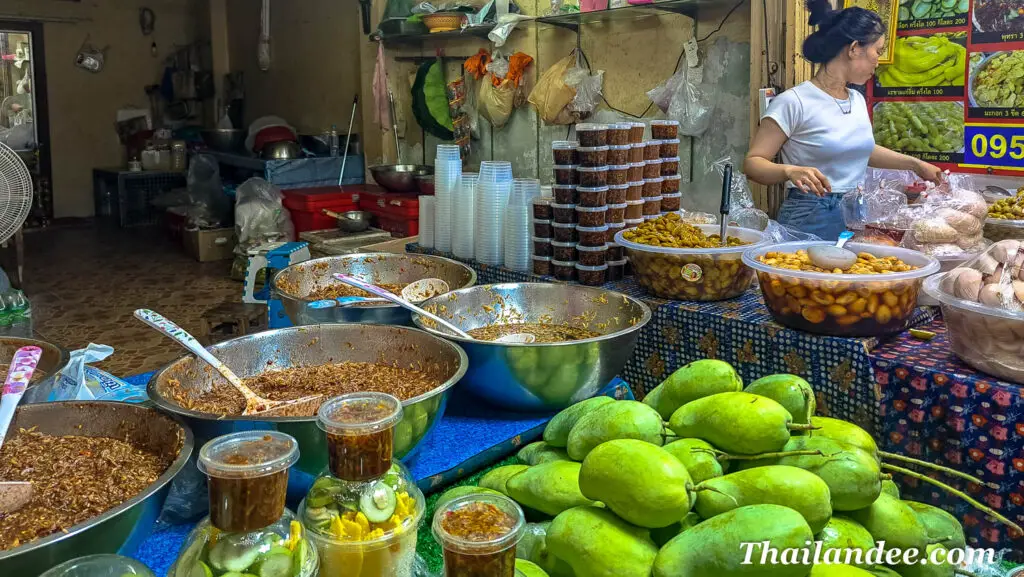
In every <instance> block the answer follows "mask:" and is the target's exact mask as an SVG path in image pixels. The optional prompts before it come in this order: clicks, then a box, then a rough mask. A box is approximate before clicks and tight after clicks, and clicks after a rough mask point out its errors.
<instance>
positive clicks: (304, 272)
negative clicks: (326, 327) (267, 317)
mask: <svg viewBox="0 0 1024 577" xmlns="http://www.w3.org/2000/svg"><path fill="white" fill-rule="evenodd" d="M338 272H340V273H344V274H347V275H353V276H357V277H359V278H361V279H363V280H367V281H369V282H372V283H374V284H408V283H411V282H413V281H417V280H420V279H424V278H439V279H441V280H443V281H445V282H446V283H448V286H449V287H451V288H452V290H455V289H462V288H467V287H471V286H473V285H474V284H476V272H475V271H474V270H473V269H472V268H470V267H468V266H466V265H464V264H462V263H461V262H458V261H454V260H451V259H447V258H442V257H439V256H431V255H422V254H408V253H402V254H395V253H388V252H374V253H360V254H348V255H342V256H329V257H324V258H318V259H314V260H307V261H306V262H301V263H298V264H293V265H291V266H289V267H287V268H284V269H281V271H279V272H278V273H277V274H276V275H274V278H273V279H272V281H271V282H272V286H273V287H274V292H275V293H276V295H277V296H278V298H280V299H281V302H282V303H283V304H284V311H285V314H287V315H288V318H289V319H291V321H292V324H295V325H318V324H323V323H374V324H381V325H407V326H411V325H412V317H411V315H410V313H409V311H407V310H405V309H403V308H402V307H400V306H397V305H391V304H384V305H378V306H349V307H333V308H327V309H316V308H311V307H309V303H311V302H314V300H315V299H312V298H310V297H309V295H310V293H312V292H313V291H315V290H317V289H319V288H321V287H324V286H327V285H331V284H336V283H338V282H339V281H336V280H334V279H333V278H332V277H331V275H333V274H334V273H338Z"/></svg>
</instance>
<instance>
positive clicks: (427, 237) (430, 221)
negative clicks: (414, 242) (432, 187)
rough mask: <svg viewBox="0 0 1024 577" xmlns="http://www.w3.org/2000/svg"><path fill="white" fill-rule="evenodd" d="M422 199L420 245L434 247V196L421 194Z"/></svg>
mask: <svg viewBox="0 0 1024 577" xmlns="http://www.w3.org/2000/svg"><path fill="white" fill-rule="evenodd" d="M419 201H420V240H419V243H420V246H422V247H426V248H434V197H433V196H421V197H419Z"/></svg>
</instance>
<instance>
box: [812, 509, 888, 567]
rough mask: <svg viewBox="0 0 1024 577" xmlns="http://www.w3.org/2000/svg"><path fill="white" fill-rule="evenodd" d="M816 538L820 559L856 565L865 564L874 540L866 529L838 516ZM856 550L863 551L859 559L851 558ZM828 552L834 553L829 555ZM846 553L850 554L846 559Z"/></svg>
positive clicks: (851, 520)
mask: <svg viewBox="0 0 1024 577" xmlns="http://www.w3.org/2000/svg"><path fill="white" fill-rule="evenodd" d="M816 538H817V540H818V541H821V551H822V554H821V559H822V560H825V561H827V562H829V563H839V562H843V563H848V564H854V565H857V564H858V563H857V562H858V561H859V562H860V564H865V563H866V562H867V557H866V555H867V553H868V551H869V550H870V549H871V548H872V547H874V546H875V540H874V538H872V537H871V533H868V530H867V529H865V528H864V527H863V526H862V525H861V524H860V523H857V522H856V521H854V520H853V519H850V518H848V517H842V516H839V515H834V516H833V517H832V518H831V519H830V520H829V522H828V524H826V525H825V528H824V529H822V530H821V531H820V532H819V533H818V534H817V535H816ZM857 549H859V550H861V551H863V555H864V556H862V557H861V558H860V559H857V558H855V557H853V555H854V553H853V552H854V551H855V550H857ZM830 551H835V552H834V553H830ZM848 551H849V552H850V557H849V558H847V552H848ZM858 566H859V565H858Z"/></svg>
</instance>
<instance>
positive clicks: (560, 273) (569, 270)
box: [551, 259, 576, 281]
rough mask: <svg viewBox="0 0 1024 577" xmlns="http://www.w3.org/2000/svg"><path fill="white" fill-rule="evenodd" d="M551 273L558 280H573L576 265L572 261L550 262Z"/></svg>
mask: <svg viewBox="0 0 1024 577" xmlns="http://www.w3.org/2000/svg"><path fill="white" fill-rule="evenodd" d="M551 273H552V274H553V275H554V276H555V278H556V279H558V280H565V281H569V280H574V279H575V278H576V263H575V262H574V261H560V260H553V259H552V261H551Z"/></svg>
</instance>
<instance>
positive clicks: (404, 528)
mask: <svg viewBox="0 0 1024 577" xmlns="http://www.w3.org/2000/svg"><path fill="white" fill-rule="evenodd" d="M401 419H402V403H401V401H399V400H398V399H397V398H395V397H393V396H391V395H387V394H384V393H372V392H363V393H351V394H348V395H342V396H340V397H335V398H333V399H331V400H329V401H327V402H326V403H324V404H323V405H321V407H320V411H319V413H318V414H317V423H318V424H319V426H320V428H321V429H322V430H323V431H324V433H325V434H326V435H327V460H328V466H327V470H326V471H325V472H324V473H323V474H321V475H320V476H319V477H318V478H317V480H316V481H315V482H314V483H313V486H312V487H311V488H310V490H309V493H308V494H307V495H306V498H305V499H304V500H303V502H302V504H301V505H300V506H299V518H300V520H301V521H302V523H303V525H304V526H305V527H306V529H307V533H308V535H309V537H310V540H311V541H312V542H313V543H314V545H315V546H316V549H317V552H318V554H319V558H320V577H392V576H395V577H407V576H408V577H411V576H412V575H413V563H414V561H415V558H416V533H417V529H418V527H419V525H420V522H421V521H422V519H423V512H424V509H425V508H426V503H425V501H424V498H423V493H422V492H421V491H420V490H419V488H418V487H417V486H416V483H415V481H414V480H413V478H412V475H411V474H410V473H409V471H408V469H406V468H405V466H404V465H402V464H401V463H400V462H398V461H397V460H395V459H394V458H393V455H392V452H393V448H392V445H393V439H394V427H395V425H397V424H398V422H399V421H400V420H401Z"/></svg>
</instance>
